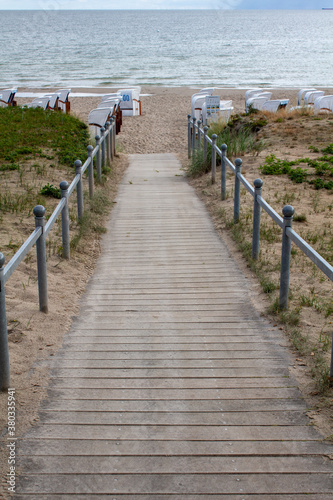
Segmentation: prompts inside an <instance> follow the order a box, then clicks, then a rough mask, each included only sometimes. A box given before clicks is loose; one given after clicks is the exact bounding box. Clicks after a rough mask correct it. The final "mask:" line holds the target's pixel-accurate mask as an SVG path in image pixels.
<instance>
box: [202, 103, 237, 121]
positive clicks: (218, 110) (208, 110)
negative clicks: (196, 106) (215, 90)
mask: <svg viewBox="0 0 333 500" xmlns="http://www.w3.org/2000/svg"><path fill="white" fill-rule="evenodd" d="M209 97H214V96H208V99H207V96H206V101H205V103H204V105H203V107H202V123H203V125H209V124H210V123H213V122H217V121H222V122H224V123H227V122H228V121H229V119H230V116H231V114H232V112H233V110H234V108H233V106H232V101H231V100H229V101H219V103H218V106H213V107H212V106H210V103H209V101H210V100H209Z"/></svg>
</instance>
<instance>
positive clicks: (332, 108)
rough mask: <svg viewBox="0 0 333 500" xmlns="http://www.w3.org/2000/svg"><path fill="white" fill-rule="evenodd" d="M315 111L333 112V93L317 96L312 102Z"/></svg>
mask: <svg viewBox="0 0 333 500" xmlns="http://www.w3.org/2000/svg"><path fill="white" fill-rule="evenodd" d="M313 108H314V111H315V113H319V112H320V111H326V112H328V113H329V112H333V95H324V96H320V97H317V98H316V99H315V101H314V103H313Z"/></svg>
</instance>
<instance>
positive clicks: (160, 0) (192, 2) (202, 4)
mask: <svg viewBox="0 0 333 500" xmlns="http://www.w3.org/2000/svg"><path fill="white" fill-rule="evenodd" d="M332 5H333V0H94V1H92V0H11V1H8V0H0V10H5V9H7V10H14V9H19V10H21V9H22V10H25V9H41V10H44V9H46V10H64V9H202V8H204V9H321V8H322V7H330V6H332Z"/></svg>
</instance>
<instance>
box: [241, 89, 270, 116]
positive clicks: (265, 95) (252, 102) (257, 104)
mask: <svg viewBox="0 0 333 500" xmlns="http://www.w3.org/2000/svg"><path fill="white" fill-rule="evenodd" d="M271 97H272V92H261V93H260V94H257V95H254V96H253V97H250V98H249V99H247V101H246V103H245V111H246V113H247V112H248V111H249V109H250V107H252V108H253V109H259V110H260V109H261V108H262V106H263V104H264V103H265V102H266V101H269V100H270V98H271Z"/></svg>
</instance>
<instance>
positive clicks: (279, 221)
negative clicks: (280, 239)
mask: <svg viewBox="0 0 333 500" xmlns="http://www.w3.org/2000/svg"><path fill="white" fill-rule="evenodd" d="M257 202H258V203H259V205H260V206H261V207H262V208H263V209H264V210H265V212H267V213H268V215H270V217H271V218H272V219H273V220H274V221H275V222H276V223H277V224H278V225H279V226H280V227H281V228H283V219H282V217H281V216H280V215H279V214H278V213H277V212H275V210H274V209H273V208H272V207H271V206H270V205H269V204H268V203H267V201H266V200H264V198H262V197H261V196H257Z"/></svg>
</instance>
